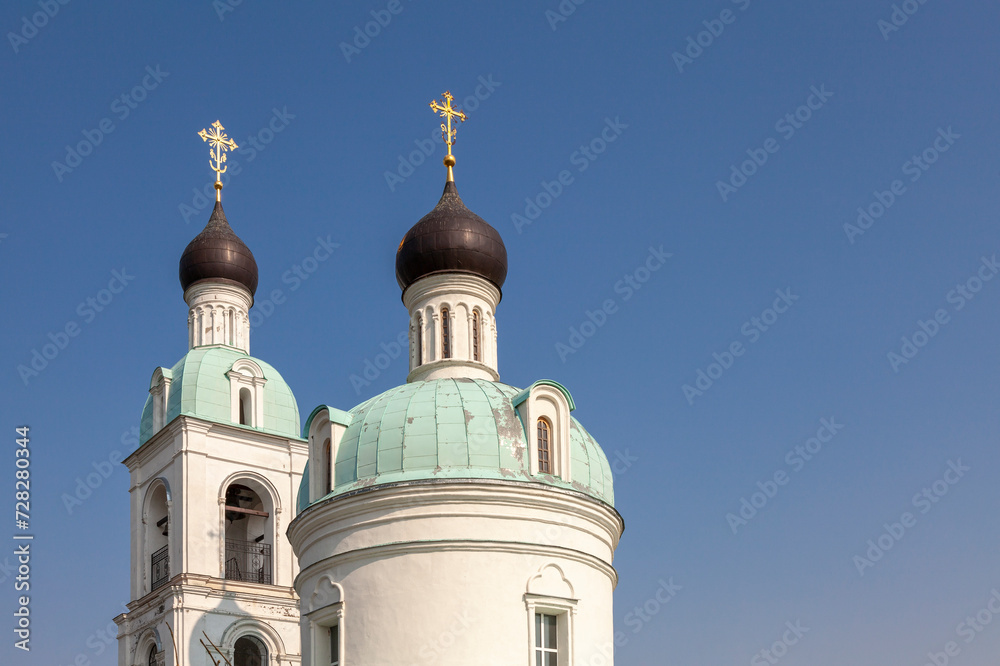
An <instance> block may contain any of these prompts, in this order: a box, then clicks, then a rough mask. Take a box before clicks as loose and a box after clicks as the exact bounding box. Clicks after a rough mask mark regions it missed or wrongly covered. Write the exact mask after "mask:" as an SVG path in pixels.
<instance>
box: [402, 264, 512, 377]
mask: <svg viewBox="0 0 1000 666" xmlns="http://www.w3.org/2000/svg"><path fill="white" fill-rule="evenodd" d="M499 302H500V290H499V289H497V288H496V286H495V285H493V283H491V282H490V281H489V280H486V279H484V278H481V277H479V276H476V275H471V274H467V273H443V274H438V275H428V276H427V277H424V278H421V279H419V280H417V281H416V282H414V283H413V284H412V285H410V286H409V287H408V288H407V290H406V292H405V293H404V294H403V304H404V305H406V309H407V310H408V311H409V313H410V374H409V376H408V377H407V378H406V381H408V382H415V381H420V380H425V379H438V378H440V377H470V378H478V379H488V380H490V381H497V380H498V379H500V373H499V371H498V369H497V327H496V319H495V318H494V312H496V307H497V304H498V303H499Z"/></svg>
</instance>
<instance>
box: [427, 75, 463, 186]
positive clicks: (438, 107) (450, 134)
mask: <svg viewBox="0 0 1000 666" xmlns="http://www.w3.org/2000/svg"><path fill="white" fill-rule="evenodd" d="M443 98H444V104H440V103H439V102H438V101H437V100H434V101H432V102H431V104H430V107H431V109H432V110H433V111H434V112H435V113H437V114H438V115H440V116H441V117H442V118H445V119H446V122H447V125H446V124H445V123H441V138H442V139H444V142H445V144H446V145H447V146H448V154H447V155H445V157H444V165H445V166H446V167H448V181H449V182H452V181H454V180H455V176H454V174H453V173H452V170H451V168H452V167H453V166H455V156H454V155H452V154H451V146H452V145H453V144H454V143H455V135H456V134H457V133H458V125H457V124H456V126H455V127H454V128H452V126H451V119H452V118H457V119H458V120H459V122H465V121H466V120H467V117H466V115H465V113H463V112H462V111H459V110H457V109H455V108H453V107H452V106H451V102H452V100H454V99H455V98H454V97H452V95H451V93H450V92H448V91H447V90H445V91H444V95H443Z"/></svg>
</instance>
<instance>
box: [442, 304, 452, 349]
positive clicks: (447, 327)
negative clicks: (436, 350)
mask: <svg viewBox="0 0 1000 666" xmlns="http://www.w3.org/2000/svg"><path fill="white" fill-rule="evenodd" d="M449 314H450V313H449V312H448V308H441V358H451V317H450V316H449Z"/></svg>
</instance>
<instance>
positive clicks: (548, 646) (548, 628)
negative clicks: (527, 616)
mask: <svg viewBox="0 0 1000 666" xmlns="http://www.w3.org/2000/svg"><path fill="white" fill-rule="evenodd" d="M557 626H558V622H557V621H556V616H555V615H545V614H544V613H535V666H558V663H559V661H558V660H559V646H558V640H557V633H556V628H557Z"/></svg>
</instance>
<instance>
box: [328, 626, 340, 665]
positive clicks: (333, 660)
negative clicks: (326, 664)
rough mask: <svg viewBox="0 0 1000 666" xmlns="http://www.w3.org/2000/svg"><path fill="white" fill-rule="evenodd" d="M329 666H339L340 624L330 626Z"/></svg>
mask: <svg viewBox="0 0 1000 666" xmlns="http://www.w3.org/2000/svg"><path fill="white" fill-rule="evenodd" d="M330 666H340V625H339V624H335V625H333V626H332V627H330Z"/></svg>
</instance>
